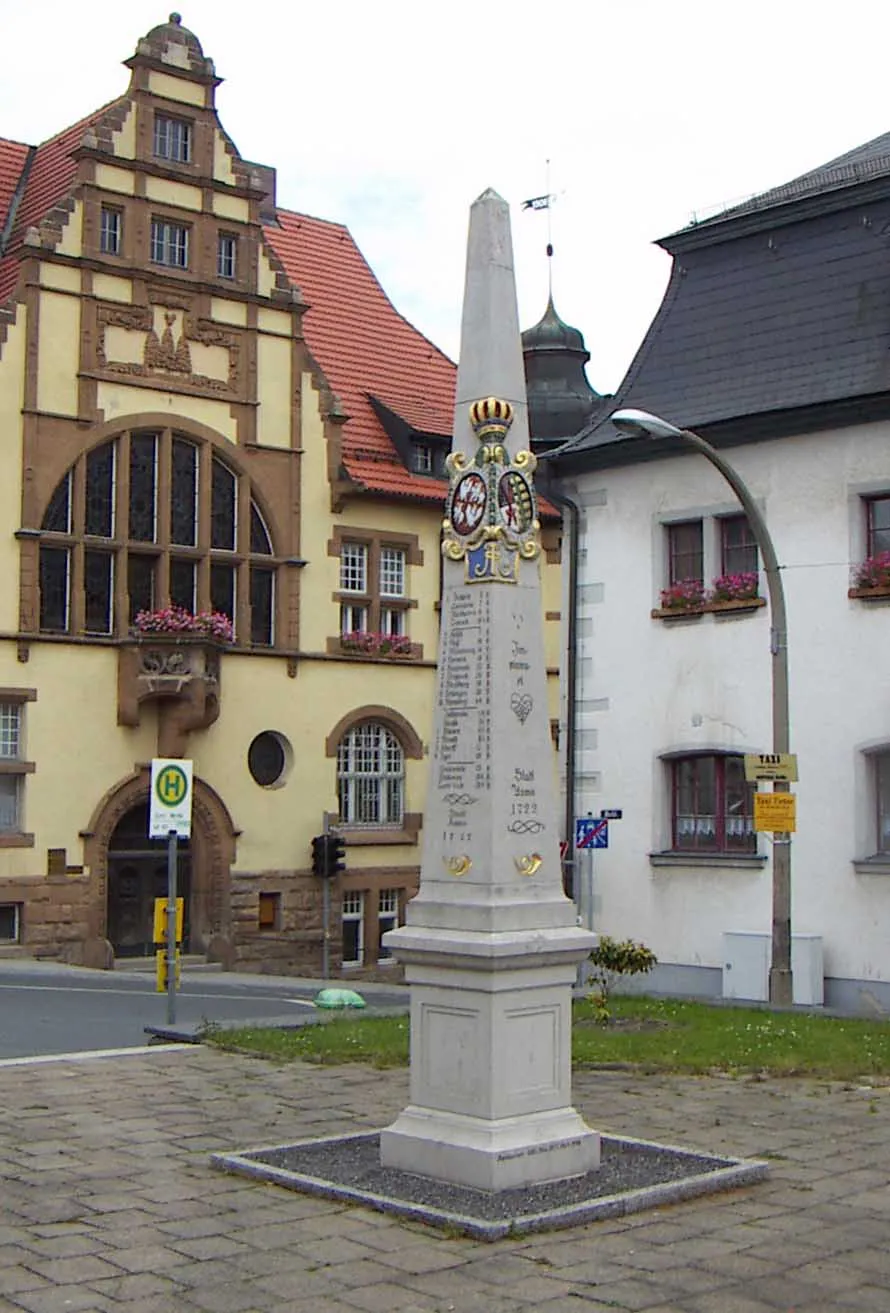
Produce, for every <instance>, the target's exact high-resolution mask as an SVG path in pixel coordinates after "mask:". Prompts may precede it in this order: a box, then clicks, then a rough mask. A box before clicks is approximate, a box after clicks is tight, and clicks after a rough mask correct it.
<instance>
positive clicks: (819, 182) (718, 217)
mask: <svg viewBox="0 0 890 1313" xmlns="http://www.w3.org/2000/svg"><path fill="white" fill-rule="evenodd" d="M882 178H890V132H885V133H883V135H882V136H880V137H875V138H873V140H872V141H867V142H865V144H864V145H862V146H855V147H854V148H853V150H848V151H846V152H845V153H844V154H843V155H838V156H837V158H836V159H833V160H829V161H828V163H827V164H820V165H819V167H818V168H817V169H810V171H809V172H808V173H802V174H801V175H800V177H798V178H792V180H791V181H790V182H785V183H782V185H781V186H780V187H773V188H771V189H770V190H769V191H765V192H761V193H760V195H759V196H752V197H751V198H750V199H749V200H747V201H742V202H741V203H740V204H739V205H733V206H731V207H730V208H729V209H727V210H722V211H721V212H720V213H719V214H715V215H712V216H711V217H710V218H708V219H701V220H699V221H698V222H697V223H695V224H693V225H691V227H690V228H684V229H681V230H680V232H679V233H675V234H673V235H672V237H673V238H677V237H689V236H691V235H692V233H693V232H699V231H701V230H702V229H706V228H713V227H715V226H716V225H718V224H722V223H727V222H729V221H730V220H732V219H737V218H740V217H742V216H743V215H750V214H756V213H759V212H761V211H763V210H774V209H776V208H777V207H779V206H784V205H792V204H794V203H795V202H796V201H801V200H804V199H806V198H808V197H817V196H818V197H827V196H829V195H830V194H831V193H833V192H838V191H848V190H849V189H850V188H851V187H852V186H855V184H857V183H865V182H873V181H876V180H879V179H882ZM672 237H666V238H664V239H663V243H662V244H663V245H665V246H667V247H668V249H670V248H671V243H672Z"/></svg>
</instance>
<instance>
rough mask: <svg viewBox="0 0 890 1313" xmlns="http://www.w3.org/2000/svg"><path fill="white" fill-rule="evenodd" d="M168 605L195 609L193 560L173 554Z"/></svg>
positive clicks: (187, 609)
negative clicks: (185, 559)
mask: <svg viewBox="0 0 890 1313" xmlns="http://www.w3.org/2000/svg"><path fill="white" fill-rule="evenodd" d="M170 605H171V606H181V607H182V609H183V610H184V611H194V609H195V562H194V561H184V560H182V559H181V558H177V557H175V556H174V558H173V560H172V561H171V562H170Z"/></svg>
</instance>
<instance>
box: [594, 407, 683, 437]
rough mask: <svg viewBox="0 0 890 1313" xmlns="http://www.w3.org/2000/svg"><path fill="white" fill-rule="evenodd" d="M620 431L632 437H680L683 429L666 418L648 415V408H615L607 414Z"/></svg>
mask: <svg viewBox="0 0 890 1313" xmlns="http://www.w3.org/2000/svg"><path fill="white" fill-rule="evenodd" d="M609 418H610V419H611V421H612V423H613V424H614V425H615V427H616V429H618V430H619V431H620V432H621V433H626V434H627V435H628V436H629V437H632V438H681V437H682V436H683V430H682V429H678V428H677V426H676V424H669V423H668V422H667V420H666V419H659V417H658V416H657V415H650V414H649V412H648V410H632V409H631V410H616V411H615V412H614V413H613V414H612V415H610V416H609Z"/></svg>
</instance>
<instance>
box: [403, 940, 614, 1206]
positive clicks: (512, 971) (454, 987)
mask: <svg viewBox="0 0 890 1313" xmlns="http://www.w3.org/2000/svg"><path fill="white" fill-rule="evenodd" d="M591 939H592V936H590V935H588V934H587V932H586V931H581V930H577V929H576V928H575V927H571V926H570V927H566V928H565V929H564V930H545V931H527V932H520V933H512V934H509V933H508V934H494V935H492V934H480V935H477V936H470V935H467V934H466V933H460V934H453V933H448V932H446V931H430V930H426V931H422V932H421V931H418V930H413V929H412V928H411V927H404V928H403V929H401V930H396V931H392V932H390V936H389V938H388V939H387V944H388V946H390V947H392V948H393V949H394V950H395V951H396V952H397V953H398V957H399V959H400V961H403V962H404V963H405V976H406V979H407V981H408V982H409V984H410V985H411V1095H410V1099H411V1102H410V1103H409V1105H408V1107H407V1108H405V1109H404V1110H403V1112H402V1113H401V1114H400V1116H399V1117H398V1119H397V1120H396V1121H395V1122H394V1123H393V1125H392V1126H390V1127H388V1128H387V1129H386V1130H384V1131H382V1132H381V1136H380V1158H381V1162H382V1163H383V1165H384V1166H387V1167H400V1168H403V1169H404V1170H405V1171H409V1172H418V1173H420V1174H421V1175H423V1176H432V1177H435V1178H436V1179H437V1180H442V1181H451V1182H455V1183H457V1184H459V1185H469V1186H475V1187H476V1188H477V1189H480V1190H507V1189H511V1188H513V1187H518V1186H525V1185H530V1184H532V1183H538V1182H541V1181H553V1180H561V1179H563V1178H565V1177H570V1176H578V1175H581V1174H583V1173H584V1172H588V1171H590V1170H591V1169H592V1168H595V1167H597V1166H598V1165H599V1136H598V1135H597V1134H596V1133H595V1132H594V1131H591V1130H590V1129H589V1128H588V1127H587V1126H586V1125H585V1124H584V1122H583V1121H582V1120H581V1117H580V1116H579V1115H578V1113H577V1112H576V1111H575V1109H574V1108H573V1107H571V1061H570V1055H571V1025H572V1015H571V1003H572V986H573V984H574V980H575V972H576V968H577V963H578V962H579V960H580V959H581V958H582V957H583V956H585V955H586V954H587V953H588V952H589V950H590V946H591Z"/></svg>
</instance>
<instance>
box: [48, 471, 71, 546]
mask: <svg viewBox="0 0 890 1313" xmlns="http://www.w3.org/2000/svg"><path fill="white" fill-rule="evenodd" d="M40 527H41V528H42V529H45V530H46V531H47V533H70V532H71V471H70V470H69V471H68V473H67V474H66V475H65V477H64V479H63V480H62V482H61V483H60V484H59V485H58V487H57V488H56V490H55V492H54V493H53V495H52V497H51V498H50V503H49V505H48V506H47V508H46V514H45V515H44V517H43V523H42V524H41V526H40Z"/></svg>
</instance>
